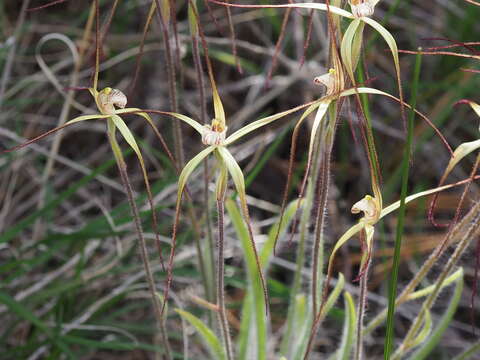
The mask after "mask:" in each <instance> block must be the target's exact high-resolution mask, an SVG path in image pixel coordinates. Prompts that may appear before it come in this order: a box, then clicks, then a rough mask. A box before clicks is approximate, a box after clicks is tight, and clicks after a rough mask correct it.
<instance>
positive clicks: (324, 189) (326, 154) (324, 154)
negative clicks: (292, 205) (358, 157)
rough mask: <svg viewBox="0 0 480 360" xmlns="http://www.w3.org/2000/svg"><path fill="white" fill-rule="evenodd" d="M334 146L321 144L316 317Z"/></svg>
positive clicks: (315, 256)
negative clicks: (323, 147)
mask: <svg viewBox="0 0 480 360" xmlns="http://www.w3.org/2000/svg"><path fill="white" fill-rule="evenodd" d="M331 150H332V148H331V147H330V146H327V149H322V146H320V152H321V154H320V166H319V169H318V171H319V172H318V175H317V182H316V194H315V200H314V202H315V204H314V208H315V238H314V242H313V265H312V313H313V318H316V317H317V315H318V311H319V303H320V301H321V291H320V290H319V289H321V288H322V286H321V284H320V282H321V281H322V278H323V277H322V275H321V274H322V273H323V271H322V270H323V242H324V228H325V220H326V216H327V205H328V204H327V201H328V189H329V186H330V156H331Z"/></svg>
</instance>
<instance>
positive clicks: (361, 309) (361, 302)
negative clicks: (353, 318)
mask: <svg viewBox="0 0 480 360" xmlns="http://www.w3.org/2000/svg"><path fill="white" fill-rule="evenodd" d="M366 261H367V264H366V265H365V267H364V273H363V274H362V277H361V278H360V296H359V299H358V308H357V314H358V317H357V340H356V344H355V357H354V359H355V360H361V359H362V358H363V334H364V330H363V318H364V316H365V307H366V305H367V283H368V270H369V269H370V264H371V262H372V260H371V258H370V256H369V257H368V258H367V260H366Z"/></svg>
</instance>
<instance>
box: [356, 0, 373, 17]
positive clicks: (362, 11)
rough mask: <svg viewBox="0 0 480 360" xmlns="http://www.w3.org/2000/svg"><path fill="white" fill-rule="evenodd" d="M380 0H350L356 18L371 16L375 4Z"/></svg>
mask: <svg viewBox="0 0 480 360" xmlns="http://www.w3.org/2000/svg"><path fill="white" fill-rule="evenodd" d="M378 1H379V0H350V1H349V3H350V7H351V8H352V14H353V16H355V17H356V18H361V17H369V16H372V15H373V12H374V11H375V5H376V4H377V3H378Z"/></svg>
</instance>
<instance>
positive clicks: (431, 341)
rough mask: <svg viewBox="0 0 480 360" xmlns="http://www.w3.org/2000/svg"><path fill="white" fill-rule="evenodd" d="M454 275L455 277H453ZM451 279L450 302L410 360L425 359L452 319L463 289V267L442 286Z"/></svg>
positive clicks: (444, 283)
mask: <svg viewBox="0 0 480 360" xmlns="http://www.w3.org/2000/svg"><path fill="white" fill-rule="evenodd" d="M454 275H455V277H454V278H453V276H454ZM452 281H455V282H456V284H455V291H454V293H453V296H452V298H451V300H450V303H449V304H448V308H447V310H446V312H445V313H444V315H443V316H442V318H441V319H440V321H439V323H438V324H436V326H435V330H434V331H433V332H432V335H430V337H429V338H428V339H427V340H426V341H425V342H424V343H423V344H422V346H421V347H420V348H419V349H418V350H417V351H416V352H415V353H413V354H412V356H411V357H410V360H423V359H426V358H427V356H428V355H429V354H430V353H431V352H432V351H433V350H434V349H435V347H436V346H437V345H438V344H439V342H440V340H441V339H442V336H443V334H444V333H445V331H446V330H447V328H448V326H449V324H450V322H451V321H452V319H453V315H455V312H456V311H457V308H458V304H459V302H460V299H461V298H462V291H463V284H464V281H463V268H460V269H458V270H457V271H456V272H455V273H454V274H453V275H451V276H449V278H448V279H446V280H445V281H444V282H443V284H442V287H444V286H447V285H448V284H450V283H451V282H452ZM447 282H448V284H447ZM429 287H430V286H429ZM432 291H433V286H432ZM412 295H413V294H412Z"/></svg>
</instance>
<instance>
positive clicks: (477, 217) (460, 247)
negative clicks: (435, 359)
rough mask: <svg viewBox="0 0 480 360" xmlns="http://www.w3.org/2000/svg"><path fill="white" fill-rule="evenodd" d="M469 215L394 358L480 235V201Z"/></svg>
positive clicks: (403, 347)
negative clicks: (459, 237) (453, 248)
mask: <svg viewBox="0 0 480 360" xmlns="http://www.w3.org/2000/svg"><path fill="white" fill-rule="evenodd" d="M469 215H470V216H469V222H468V223H467V224H465V226H466V227H467V229H465V228H463V227H462V230H463V231H462V232H461V233H460V234H461V236H462V237H461V239H460V241H459V242H458V244H456V247H455V251H454V252H453V254H452V255H451V256H450V258H449V260H448V262H447V264H446V265H445V267H444V268H443V269H442V272H441V273H440V275H439V276H438V279H437V281H436V282H435V288H434V290H433V291H432V292H431V293H430V294H429V295H428V297H427V298H426V300H425V302H424V303H423V306H422V310H421V311H420V313H419V314H418V316H417V317H416V318H415V320H414V322H413V324H412V326H411V327H410V330H409V331H408V333H407V336H406V337H405V338H404V340H403V342H402V344H401V345H400V346H399V348H398V349H397V351H396V352H395V354H394V355H393V357H392V360H395V359H399V358H400V357H401V355H403V354H404V352H405V351H408V350H409V348H410V347H411V346H410V344H411V343H412V340H413V337H414V336H415V335H416V334H417V333H418V331H419V330H420V327H421V326H422V323H423V321H424V319H425V314H426V312H427V311H428V310H429V309H430V308H431V307H432V306H433V304H434V302H435V300H436V299H437V296H438V294H439V292H440V290H441V289H442V285H443V282H444V281H445V279H446V278H447V277H448V275H449V274H450V273H451V271H452V270H453V268H454V267H455V266H456V265H457V263H458V261H459V260H460V258H461V257H462V255H463V253H464V251H465V250H466V248H467V247H468V245H470V243H471V242H472V241H473V240H474V239H475V238H476V237H477V236H479V235H480V202H477V203H476V204H475V206H474V207H473V208H472V209H471V210H470V213H469ZM467 216H468V215H467Z"/></svg>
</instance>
